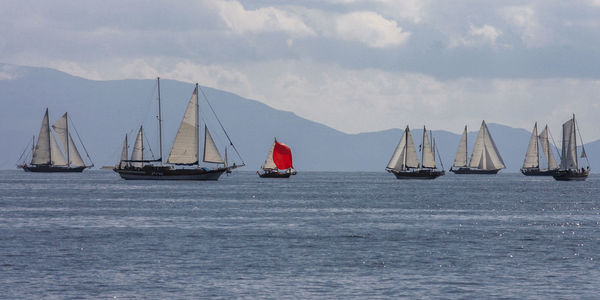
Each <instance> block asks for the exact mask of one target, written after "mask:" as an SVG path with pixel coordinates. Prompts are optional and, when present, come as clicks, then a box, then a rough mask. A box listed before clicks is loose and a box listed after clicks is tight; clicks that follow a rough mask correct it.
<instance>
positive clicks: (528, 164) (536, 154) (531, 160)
mask: <svg viewBox="0 0 600 300" xmlns="http://www.w3.org/2000/svg"><path fill="white" fill-rule="evenodd" d="M549 135H550V130H549V129H548V125H546V127H545V128H544V130H543V131H542V133H541V134H540V135H539V136H538V129H537V122H535V125H533V131H532V132H531V137H530V138H529V145H528V146H527V153H525V161H524V162H523V167H522V168H521V173H523V175H525V176H552V175H554V173H556V170H557V169H558V165H557V164H556V159H555V158H554V152H553V151H552V146H551V145H550V139H549ZM540 145H541V146H542V153H543V155H544V156H545V157H546V162H547V168H546V169H541V168H540V150H539V146H540Z"/></svg>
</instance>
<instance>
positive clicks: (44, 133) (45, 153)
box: [31, 109, 50, 165]
mask: <svg viewBox="0 0 600 300" xmlns="http://www.w3.org/2000/svg"><path fill="white" fill-rule="evenodd" d="M49 163H50V125H49V121H48V109H46V113H45V114H44V118H43V119H42V126H41V127H40V133H39V134H38V140H37V144H36V145H35V148H34V149H33V154H32V158H31V164H33V165H43V164H49Z"/></svg>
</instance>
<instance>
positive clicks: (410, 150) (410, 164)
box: [405, 127, 419, 168]
mask: <svg viewBox="0 0 600 300" xmlns="http://www.w3.org/2000/svg"><path fill="white" fill-rule="evenodd" d="M406 133H407V144H406V164H405V167H406V168H418V167H419V158H418V156H417V150H415V143H414V142H413V138H412V134H410V129H408V127H407V128H406Z"/></svg>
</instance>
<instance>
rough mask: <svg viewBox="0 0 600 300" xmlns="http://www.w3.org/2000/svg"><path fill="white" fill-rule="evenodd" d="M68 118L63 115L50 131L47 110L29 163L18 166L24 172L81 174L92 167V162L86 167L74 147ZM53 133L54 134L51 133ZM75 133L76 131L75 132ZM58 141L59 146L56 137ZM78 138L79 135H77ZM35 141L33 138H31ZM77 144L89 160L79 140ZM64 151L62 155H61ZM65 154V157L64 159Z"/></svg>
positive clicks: (66, 115)
mask: <svg viewBox="0 0 600 300" xmlns="http://www.w3.org/2000/svg"><path fill="white" fill-rule="evenodd" d="M69 120H70V119H69V117H68V114H67V113H65V114H64V115H63V116H62V117H61V118H60V119H58V121H56V122H55V123H54V124H53V125H52V129H54V130H51V129H50V121H49V117H48V108H46V113H45V114H44V118H43V119H42V126H41V128H40V133H39V134H38V139H37V143H36V144H35V146H33V142H32V149H31V162H30V164H29V165H28V164H26V163H23V164H21V165H19V166H18V167H19V168H22V169H23V170H25V171H26V172H45V173H52V172H81V171H83V170H84V169H85V168H91V167H93V166H94V163H93V162H92V163H91V164H90V165H86V164H85V162H84V161H83V158H82V157H81V155H80V154H79V151H78V150H77V146H75V142H74V141H73V138H72V137H71V133H70V132H69ZM53 131H54V133H53ZM75 132H76V133H77V131H75ZM54 134H56V136H58V140H59V141H60V146H62V150H61V149H60V146H59V144H58V142H57V141H56V136H55V135H54ZM77 136H78V137H79V134H77ZM33 140H35V137H34V138H33ZM79 142H80V144H81V146H82V147H83V149H84V151H85V153H86V155H87V158H88V159H89V160H90V162H91V159H90V156H89V154H88V153H87V150H86V149H85V146H84V145H83V142H82V141H81V138H79ZM63 151H64V153H63ZM65 154H66V157H65Z"/></svg>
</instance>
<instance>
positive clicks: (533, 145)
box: [523, 122, 540, 168]
mask: <svg viewBox="0 0 600 300" xmlns="http://www.w3.org/2000/svg"><path fill="white" fill-rule="evenodd" d="M537 135H538V134H537V122H536V123H535V125H534V126H533V131H532V132H531V137H530V138H529V145H528V146H527V153H526V154H525V161H524V162H523V168H539V167H540V154H539V150H538V148H539V147H538V136H537Z"/></svg>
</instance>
